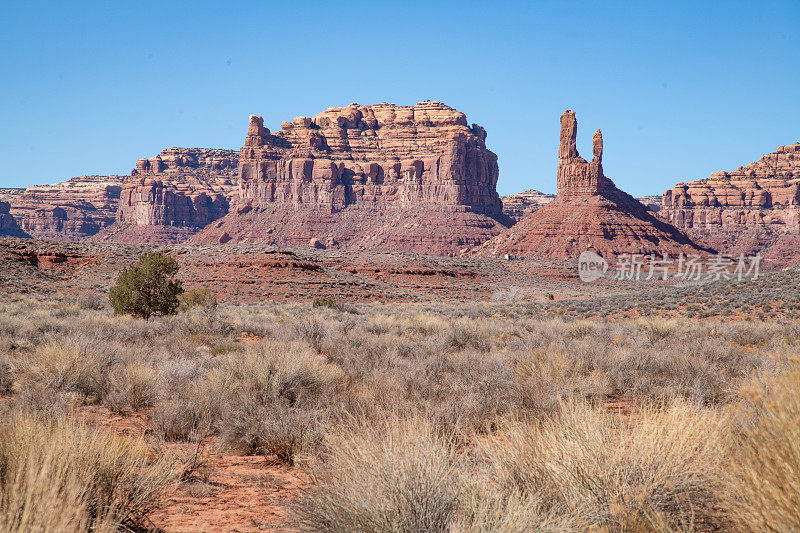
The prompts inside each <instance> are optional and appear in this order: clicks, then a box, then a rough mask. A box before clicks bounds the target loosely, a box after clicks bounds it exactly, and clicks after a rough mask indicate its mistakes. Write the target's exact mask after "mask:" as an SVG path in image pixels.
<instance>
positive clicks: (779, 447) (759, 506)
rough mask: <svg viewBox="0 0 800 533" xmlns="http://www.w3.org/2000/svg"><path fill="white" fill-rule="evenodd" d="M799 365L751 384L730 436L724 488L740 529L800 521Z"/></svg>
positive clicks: (790, 527)
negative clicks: (749, 402) (750, 397)
mask: <svg viewBox="0 0 800 533" xmlns="http://www.w3.org/2000/svg"><path fill="white" fill-rule="evenodd" d="M798 384H800V366H798V365H797V364H796V363H795V364H794V365H793V366H792V367H791V368H790V369H789V370H787V371H785V372H783V373H782V374H780V375H779V376H777V377H775V378H773V379H772V380H769V381H766V382H763V381H762V383H760V384H758V385H757V386H755V387H754V388H753V389H752V391H751V392H752V394H753V404H752V405H751V406H749V407H750V408H749V409H746V410H745V412H741V411H740V412H738V413H737V415H738V416H740V417H742V418H743V419H744V420H743V421H742V423H741V424H740V425H739V426H737V428H736V431H735V432H734V433H733V436H732V437H731V442H730V457H731V460H730V462H729V463H728V464H727V465H726V468H725V469H724V472H725V473H726V479H727V484H726V485H725V491H724V494H723V497H724V500H725V504H726V508H727V511H728V513H729V514H730V516H731V517H732V519H733V520H734V522H735V523H736V524H738V526H739V529H740V530H742V531H774V532H779V531H794V530H797V529H798V527H800V389H799V388H798Z"/></svg>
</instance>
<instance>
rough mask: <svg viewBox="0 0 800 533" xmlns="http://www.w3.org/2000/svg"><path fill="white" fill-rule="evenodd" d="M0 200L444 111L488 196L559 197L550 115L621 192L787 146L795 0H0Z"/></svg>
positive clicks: (793, 97)
mask: <svg viewBox="0 0 800 533" xmlns="http://www.w3.org/2000/svg"><path fill="white" fill-rule="evenodd" d="M0 22H2V27H3V32H2V33H0V50H2V54H0V80H1V81H2V82H1V83H0V102H2V103H0V161H2V162H1V163H0V187H22V186H26V185H31V184H41V183H51V182H54V181H61V180H64V179H68V178H70V177H72V176H77V175H83V174H113V173H120V174H126V173H128V172H129V171H130V169H131V168H132V167H133V166H134V164H135V161H136V159H138V158H140V157H144V156H152V155H154V154H156V153H157V152H159V151H160V150H161V149H163V148H165V147H169V146H186V147H195V146H196V147H220V148H231V149H238V148H239V147H240V146H241V144H242V142H243V139H244V135H245V131H246V127H247V117H248V116H249V115H251V114H258V115H262V116H264V120H265V125H267V126H268V127H269V128H270V129H273V130H276V129H279V124H280V122H281V121H282V120H289V119H291V117H294V116H296V115H315V114H316V113H318V112H320V111H322V110H324V109H326V108H328V107H331V106H341V105H347V104H348V103H350V102H358V103H361V104H369V103H377V102H393V103H396V104H400V105H411V104H414V103H416V102H419V101H422V100H428V99H430V100H441V101H443V102H445V103H447V104H448V105H450V106H452V107H455V108H457V109H459V110H461V111H463V112H465V113H466V114H467V118H468V120H469V121H470V122H476V123H478V124H481V125H482V126H484V127H485V128H486V130H487V131H488V138H487V144H488V146H489V148H491V149H492V150H493V151H494V152H495V153H497V155H498V157H499V164H500V180H499V183H498V189H499V190H500V192H501V194H510V193H513V192H517V191H520V190H523V189H528V188H537V189H540V190H543V191H546V192H554V190H555V169H556V149H557V145H558V118H559V116H560V115H561V113H562V112H563V111H564V110H565V109H567V108H569V109H574V110H575V111H576V113H577V117H578V124H579V131H578V148H579V150H580V151H581V153H582V154H584V155H587V154H590V153H591V151H590V145H591V138H592V133H593V132H594V130H596V129H597V128H600V129H602V131H603V136H604V140H605V154H604V168H605V172H606V174H607V175H608V176H609V177H610V178H612V179H613V180H614V181H615V182H616V183H617V185H618V186H620V187H621V188H623V189H625V190H627V191H628V192H630V193H632V194H634V195H643V194H653V193H660V192H661V191H662V190H664V189H665V188H668V187H670V186H672V185H673V184H674V183H675V182H676V181H681V180H685V179H692V178H700V177H707V176H708V175H709V174H710V173H711V172H714V171H716V170H729V169H733V168H736V167H738V166H739V165H742V164H746V163H748V162H750V161H754V160H756V159H757V158H758V157H760V156H761V154H763V153H767V152H771V151H773V150H774V149H775V148H776V147H777V146H779V145H783V144H789V143H792V142H795V141H797V140H799V139H800V98H798V95H799V94H800V68H798V65H800V1H799V0H789V1H777V2H760V1H759V2H752V1H728V2H702V1H697V0H695V1H691V2H683V1H671V2H615V1H611V0H609V1H604V2H548V1H542V2H503V1H495V2H485V1H482V2H470V1H458V2H455V1H453V2H450V1H448V2H413V1H411V2H408V1H407V2H398V3H393V2H332V1H330V2H314V1H305V2H286V1H282V2H274V3H273V2H251V3H247V2H213V3H212V2H191V3H189V2H163V3H162V2H126V3H122V2H108V3H99V2H98V3H90V2H72V3H67V2H14V3H7V4H6V5H5V6H4V7H3V9H2V13H1V14H0Z"/></svg>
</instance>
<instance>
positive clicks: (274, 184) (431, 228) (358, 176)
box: [192, 102, 511, 255]
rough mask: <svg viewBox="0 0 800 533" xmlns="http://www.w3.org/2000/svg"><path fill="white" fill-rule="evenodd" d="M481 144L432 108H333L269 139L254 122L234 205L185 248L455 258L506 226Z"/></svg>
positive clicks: (452, 115) (494, 173) (441, 108)
mask: <svg viewBox="0 0 800 533" xmlns="http://www.w3.org/2000/svg"><path fill="white" fill-rule="evenodd" d="M485 139H486V131H485V130H484V129H483V128H481V127H480V126H478V125H477V124H472V125H471V126H470V125H468V123H467V117H466V115H464V113H461V112H459V111H456V110H455V109H452V108H450V107H448V106H446V105H445V104H443V103H441V102H422V103H419V104H416V105H414V106H397V105H394V104H386V103H383V104H375V105H358V104H350V105H349V106H347V107H333V108H330V109H328V110H327V111H324V112H322V113H320V114H318V115H316V116H315V117H313V118H311V117H295V118H294V120H293V121H291V122H288V121H287V122H283V123H281V130H280V131H278V132H275V133H272V132H270V130H269V129H267V128H266V127H264V122H263V119H262V118H261V117H259V116H255V115H253V116H251V117H250V121H249V125H248V130H247V137H246V138H245V142H244V146H243V147H242V149H241V150H240V152H239V167H238V168H239V173H238V183H239V204H238V206H237V207H236V209H234V210H232V211H231V213H229V214H228V215H227V216H225V217H223V218H222V219H220V220H219V221H217V222H215V223H213V224H210V225H209V226H208V227H207V228H206V229H205V230H204V231H202V232H201V233H199V234H198V235H196V236H195V237H193V238H192V240H194V241H197V242H208V243H213V242H229V241H232V242H252V243H267V244H278V245H294V246H309V245H311V246H315V247H334V248H338V247H346V248H353V249H391V250H413V251H418V252H423V253H429V254H441V255H453V254H457V253H459V252H460V251H462V250H464V249H466V248H468V247H470V246H475V245H477V244H480V243H481V242H484V241H485V240H487V239H489V238H491V237H493V236H495V235H497V234H499V233H500V232H501V231H502V230H504V229H505V225H504V224H510V222H511V221H510V219H509V218H508V217H507V216H506V215H504V214H503V211H502V202H501V201H500V197H499V195H498V194H497V191H496V185H497V178H498V166H497V156H496V155H495V154H494V153H492V152H491V151H490V150H488V149H487V148H486V144H485Z"/></svg>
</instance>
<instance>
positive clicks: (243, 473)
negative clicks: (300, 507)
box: [150, 454, 308, 532]
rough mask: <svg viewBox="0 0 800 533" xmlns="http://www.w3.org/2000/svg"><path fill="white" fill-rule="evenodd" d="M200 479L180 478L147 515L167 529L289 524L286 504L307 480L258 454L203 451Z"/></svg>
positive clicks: (231, 528) (258, 528) (249, 528)
mask: <svg viewBox="0 0 800 533" xmlns="http://www.w3.org/2000/svg"><path fill="white" fill-rule="evenodd" d="M204 460H205V464H204V465H203V467H202V468H201V472H202V477H203V479H202V480H200V479H198V480H197V481H190V482H187V483H183V484H182V485H181V486H180V487H179V488H178V489H177V490H176V491H175V493H174V494H171V495H168V496H167V497H166V498H165V499H164V503H163V505H162V506H161V507H160V508H159V509H158V510H157V511H155V512H154V513H152V514H151V515H150V518H151V520H152V521H153V523H154V524H155V525H157V526H158V527H160V528H163V529H164V530H165V531H169V532H201V531H207V532H212V531H242V532H244V531H248V532H249V531H274V530H278V529H280V530H282V531H286V530H290V529H291V528H290V527H289V526H288V524H287V520H286V519H287V514H288V505H289V503H290V502H291V500H292V498H294V496H295V495H296V494H297V492H298V490H301V489H302V487H303V486H304V485H306V484H307V483H308V479H307V477H306V476H304V475H303V474H302V473H298V472H296V471H293V470H292V469H290V468H287V467H281V466H273V465H269V464H268V463H267V461H266V460H265V458H264V457H259V456H235V455H218V454H208V455H206V456H205V457H204Z"/></svg>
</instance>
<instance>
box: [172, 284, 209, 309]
mask: <svg viewBox="0 0 800 533" xmlns="http://www.w3.org/2000/svg"><path fill="white" fill-rule="evenodd" d="M180 301H181V307H184V308H185V309H193V308H195V307H199V308H201V309H203V310H210V311H214V310H215V309H216V308H217V297H216V295H215V294H214V293H213V292H211V290H210V289H209V288H207V287H203V288H201V289H194V290H191V291H186V292H185V293H183V294H182V295H181V297H180Z"/></svg>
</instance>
